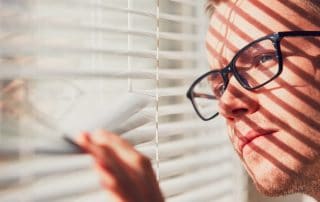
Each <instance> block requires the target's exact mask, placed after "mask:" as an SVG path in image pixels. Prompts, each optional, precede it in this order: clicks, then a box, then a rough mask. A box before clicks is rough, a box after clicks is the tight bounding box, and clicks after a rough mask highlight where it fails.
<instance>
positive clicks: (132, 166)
mask: <svg viewBox="0 0 320 202" xmlns="http://www.w3.org/2000/svg"><path fill="white" fill-rule="evenodd" d="M91 138H92V141H93V142H95V143H96V144H98V145H100V146H101V147H104V148H110V150H111V151H109V152H110V153H114V154H115V155H112V156H113V158H115V159H114V161H115V162H116V163H117V164H119V165H122V168H125V171H124V172H127V176H128V178H130V179H127V180H131V181H132V183H131V184H132V185H133V186H134V187H135V188H136V190H137V191H139V193H140V194H141V195H142V196H143V198H145V199H150V197H151V196H150V195H151V194H149V191H148V190H149V189H146V188H145V187H150V186H152V187H155V188H157V190H160V189H159V188H158V183H157V181H156V178H155V175H154V172H153V169H152V165H151V163H150V160H149V159H148V158H147V157H145V156H143V155H142V154H140V153H139V152H137V151H136V150H135V149H134V147H133V146H131V145H130V144H129V143H127V142H126V141H125V140H122V139H121V138H120V137H119V136H117V135H115V134H112V133H108V132H106V131H98V132H96V133H95V134H93V136H91ZM131 188H132V187H131ZM152 190H155V189H152ZM153 194H154V193H153ZM152 197H154V196H152Z"/></svg>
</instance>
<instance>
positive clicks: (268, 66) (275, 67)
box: [187, 31, 320, 121]
mask: <svg viewBox="0 0 320 202" xmlns="http://www.w3.org/2000/svg"><path fill="white" fill-rule="evenodd" d="M315 36H320V31H291V32H277V33H273V34H270V35H267V36H265V37H262V38H259V39H257V40H255V41H253V42H251V43H249V44H248V45H246V46H245V47H243V48H242V49H240V50H239V51H238V52H237V53H236V55H235V56H234V57H233V59H232V60H231V62H230V63H229V64H228V65H227V66H226V67H224V68H223V69H219V70H211V71H209V72H207V73H205V74H203V75H202V76H200V77H199V78H198V79H196V80H195V81H194V82H193V83H192V85H191V86H190V88H189V90H188V91H187V97H188V98H189V99H190V101H191V103H192V105H193V107H194V109H195V111H196V113H197V114H198V115H199V117H200V118H201V119H202V120H204V121H208V120H210V119H213V118H214V117H216V116H217V115H218V114H219V113H218V102H219V99H220V97H221V96H222V95H223V93H224V92H225V90H226V89H227V86H228V83H229V79H230V77H231V76H232V75H234V76H235V78H236V80H237V81H238V82H239V83H240V85H241V86H242V87H243V88H245V89H247V90H255V89H258V88H260V87H262V86H264V85H266V84H267V83H269V82H271V81H272V80H274V79H275V78H276V77H278V76H279V75H280V74H281V72H282V67H283V58H282V52H281V47H280V42H281V40H282V39H283V38H284V37H315Z"/></svg>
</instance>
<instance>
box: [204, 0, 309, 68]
mask: <svg viewBox="0 0 320 202" xmlns="http://www.w3.org/2000/svg"><path fill="white" fill-rule="evenodd" d="M285 2H286V1H282V0H260V1H256V0H239V1H226V3H221V4H219V5H218V6H217V8H216V10H215V12H214V13H213V16H212V18H211V20H210V24H209V29H208V35H207V42H206V43H207V50H208V56H209V62H210V64H211V65H212V63H217V61H214V60H217V59H218V58H219V59H218V60H219V61H220V63H221V61H223V60H228V61H229V60H230V59H231V58H232V57H233V56H234V54H235V52H237V51H238V50H239V49H241V48H242V47H243V46H245V45H246V44H248V43H249V42H251V41H253V40H255V39H257V38H259V37H262V36H264V35H267V34H270V33H273V32H278V31H286V30H298V29H304V28H303V26H305V27H312V23H311V22H310V21H308V19H305V18H303V17H302V16H301V13H297V11H295V9H293V8H290V7H288V6H287V5H286V4H285ZM297 2H298V1H297ZM297 6H299V5H297ZM305 29H306V30H307V29H308V28H305ZM309 29H310V28H309ZM224 58H225V59H224ZM215 65H216V64H215Z"/></svg>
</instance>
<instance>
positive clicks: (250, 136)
mask: <svg viewBox="0 0 320 202" xmlns="http://www.w3.org/2000/svg"><path fill="white" fill-rule="evenodd" d="M275 132H276V130H259V131H254V130H252V131H249V132H248V133H246V134H245V135H244V136H241V137H240V138H239V142H238V148H239V150H240V152H241V153H242V150H243V148H244V147H245V146H246V145H247V144H249V143H250V142H252V141H253V140H254V139H256V138H258V137H261V136H266V135H271V134H272V133H275Z"/></svg>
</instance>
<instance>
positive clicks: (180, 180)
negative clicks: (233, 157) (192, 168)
mask: <svg viewBox="0 0 320 202" xmlns="http://www.w3.org/2000/svg"><path fill="white" fill-rule="evenodd" d="M216 167H218V169H217V168H216ZM231 173H232V166H231V165H230V164H229V163H227V162H226V163H222V164H219V165H216V166H215V167H208V168H205V169H201V170H199V171H196V172H193V173H191V174H188V175H182V176H179V177H175V178H172V179H169V180H164V181H162V182H160V186H161V188H162V190H163V193H164V195H165V196H166V197H170V196H173V195H176V194H180V193H184V192H187V191H190V190H193V189H194V188H195V187H200V186H206V185H207V184H208V183H211V182H213V181H218V180H219V179H220V180H223V179H224V177H225V176H228V175H230V174H231Z"/></svg>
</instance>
